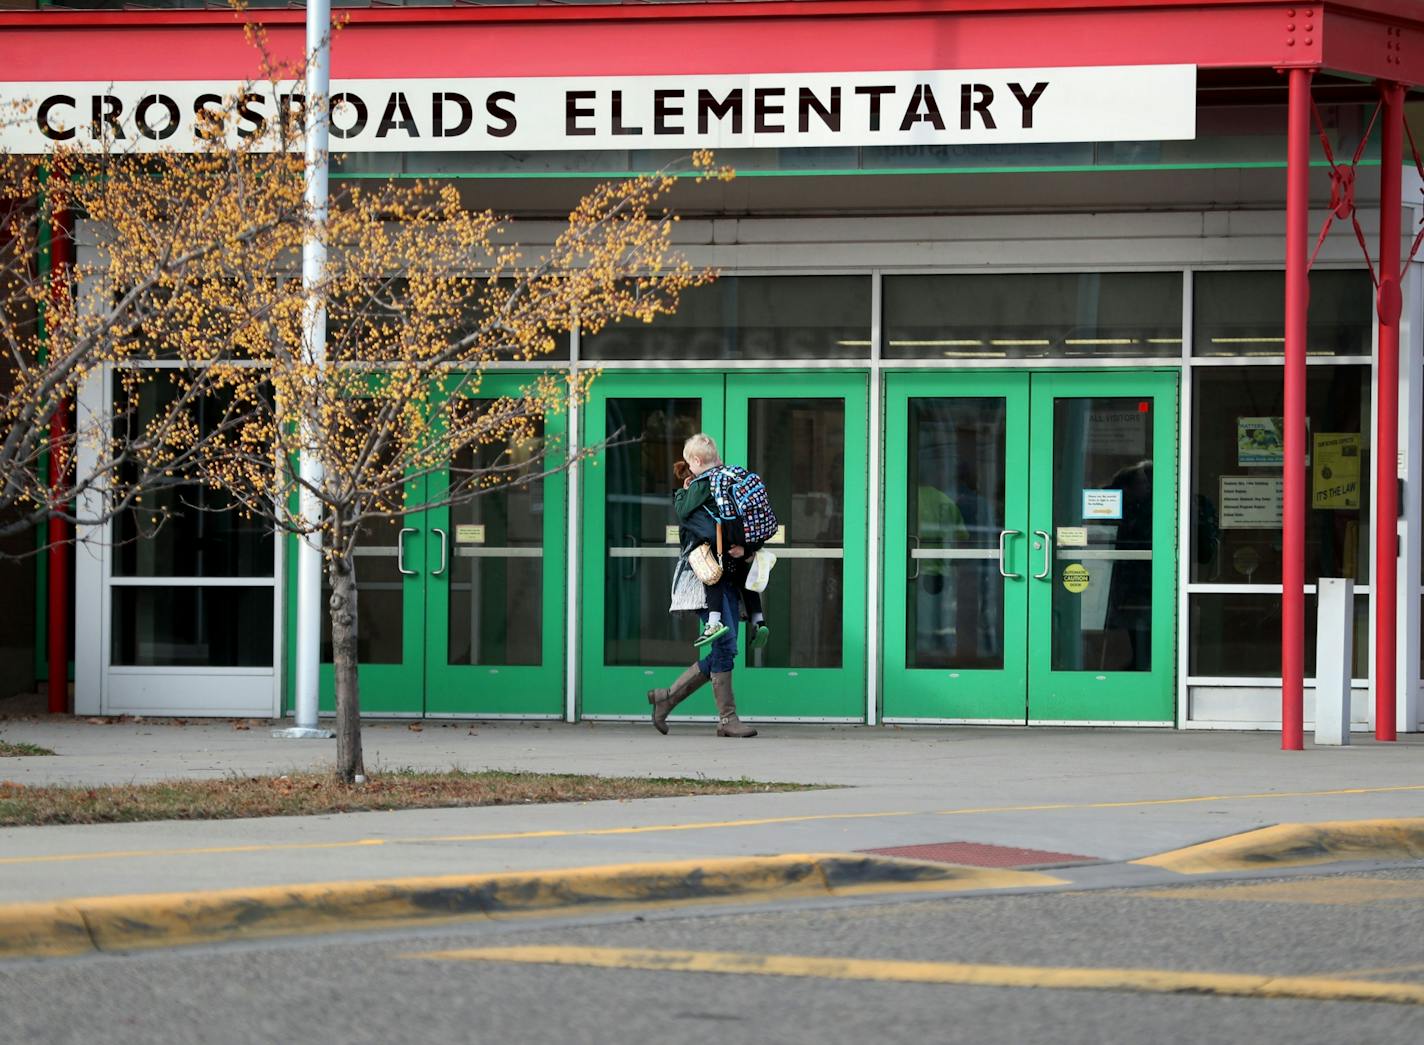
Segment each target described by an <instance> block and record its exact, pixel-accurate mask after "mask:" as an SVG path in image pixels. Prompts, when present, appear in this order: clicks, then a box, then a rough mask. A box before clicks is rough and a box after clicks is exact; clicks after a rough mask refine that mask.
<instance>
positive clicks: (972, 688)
mask: <svg viewBox="0 0 1424 1045" xmlns="http://www.w3.org/2000/svg"><path fill="white" fill-rule="evenodd" d="M885 409H886V437H885V460H886V483H885V497H886V502H885V542H884V549H885V566H884V576H885V604H884V605H885V610H884V616H885V629H884V643H885V644H884V657H883V663H884V679H883V702H882V708H883V713H884V716H885V718H886V719H887V720H889V721H895V720H903V721H925V722H943V721H951V722H953V721H967V722H1005V723H1009V722H1012V723H1022V722H1026V721H1027V722H1037V723H1057V722H1061V723H1075V722H1076V723H1086V722H1102V723H1114V724H1119V725H1121V724H1133V723H1143V724H1160V723H1168V722H1171V721H1172V720H1173V717H1174V715H1173V709H1174V699H1173V695H1174V692H1175V677H1176V671H1175V656H1174V654H1175V646H1176V590H1177V584H1176V575H1177V561H1176V560H1177V529H1176V520H1177V375H1176V374H1175V373H1168V372H1155V371H1147V372H1143V371H1137V372H1111V371H1108V372H1101V371H1100V372H1095V373H1077V372H1038V373H1029V372H1014V373H993V372H979V373H975V372H968V373H966V372H964V371H960V372H958V373H954V374H923V373H914V374H910V373H902V374H889V375H887V376H886V400H885Z"/></svg>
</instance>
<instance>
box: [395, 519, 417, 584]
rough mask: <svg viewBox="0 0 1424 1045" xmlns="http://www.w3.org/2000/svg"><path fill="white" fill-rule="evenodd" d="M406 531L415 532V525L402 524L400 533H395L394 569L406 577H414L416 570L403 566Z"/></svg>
mask: <svg viewBox="0 0 1424 1045" xmlns="http://www.w3.org/2000/svg"><path fill="white" fill-rule="evenodd" d="M408 533H415V527H414V526H402V527H401V529H400V533H398V534H396V569H398V570H400V572H401V573H403V574H405V575H406V576H407V577H414V576H415V574H416V571H415V570H407V569H406V568H405V535H406V534H408Z"/></svg>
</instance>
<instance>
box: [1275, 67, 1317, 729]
mask: <svg viewBox="0 0 1424 1045" xmlns="http://www.w3.org/2000/svg"><path fill="white" fill-rule="evenodd" d="M1289 76H1290V100H1289V103H1288V106H1287V116H1286V122H1287V128H1286V346H1285V352H1286V361H1285V410H1284V414H1285V419H1284V424H1285V451H1284V454H1285V457H1284V462H1283V463H1282V466H1281V476H1282V482H1283V485H1284V489H1283V490H1282V499H1283V501H1284V516H1285V518H1284V520H1283V523H1284V526H1283V529H1284V533H1283V537H1282V548H1281V750H1283V751H1300V750H1302V749H1303V748H1304V746H1305V741H1304V736H1303V730H1304V724H1305V498H1306V492H1305V352H1306V344H1305V342H1306V312H1307V309H1308V308H1309V303H1310V279H1309V271H1308V269H1309V258H1308V256H1307V251H1308V250H1309V235H1310V229H1309V217H1310V81H1311V76H1312V74H1311V72H1310V70H1308V69H1292V70H1291V71H1290V73H1289Z"/></svg>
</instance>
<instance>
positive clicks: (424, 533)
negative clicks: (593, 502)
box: [287, 374, 567, 718]
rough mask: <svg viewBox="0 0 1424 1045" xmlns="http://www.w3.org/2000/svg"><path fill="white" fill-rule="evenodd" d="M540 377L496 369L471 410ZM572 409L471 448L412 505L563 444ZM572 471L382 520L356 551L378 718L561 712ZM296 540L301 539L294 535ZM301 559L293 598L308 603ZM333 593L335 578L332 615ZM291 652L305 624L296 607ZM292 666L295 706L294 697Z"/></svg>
mask: <svg viewBox="0 0 1424 1045" xmlns="http://www.w3.org/2000/svg"><path fill="white" fill-rule="evenodd" d="M528 380H529V377H528V376H526V375H521V374H490V375H486V376H485V377H484V378H483V380H482V381H481V383H480V386H479V388H478V390H477V391H476V392H475V393H474V394H473V395H472V396H471V397H470V409H471V410H474V411H477V410H479V409H481V404H482V403H484V402H487V401H489V400H490V399H493V398H494V397H497V396H500V395H508V394H512V393H514V392H516V391H517V390H518V388H519V387H520V386H521V385H522V384H524V383H525V382H527V381H528ZM565 427H566V419H565V418H564V417H562V416H552V417H549V418H546V419H545V421H544V422H543V425H542V426H541V427H540V429H539V430H538V431H537V432H536V435H535V437H534V438H533V439H532V440H530V441H529V442H526V443H524V444H521V445H516V446H511V445H508V444H507V443H506V444H491V445H489V446H482V447H479V448H478V449H477V450H471V451H469V452H467V453H465V454H463V455H462V456H461V458H460V459H458V460H456V461H453V462H451V465H450V467H449V468H447V469H445V470H442V471H439V472H436V473H433V474H431V475H429V476H426V477H423V478H420V479H413V480H412V481H411V482H410V483H409V484H407V489H406V498H407V503H410V504H436V503H438V502H439V501H441V500H442V499H444V497H445V496H446V495H447V493H448V491H449V489H450V485H451V483H452V482H454V483H456V484H458V483H460V482H461V481H462V480H463V479H468V478H469V477H470V476H471V473H472V472H473V471H474V470H477V469H481V468H484V467H487V466H488V465H489V464H491V463H493V462H494V461H496V460H501V459H503V460H504V461H505V462H506V463H508V462H509V461H517V460H518V459H519V457H521V456H523V457H529V456H530V455H531V454H532V453H534V452H536V451H537V450H538V449H539V448H540V447H541V446H542V445H543V443H544V442H545V441H548V442H550V443H558V444H560V445H562V443H563V441H564V432H565ZM566 486H567V479H566V477H565V475H564V473H562V472H560V473H556V474H554V475H551V476H548V477H547V478H544V479H542V480H535V481H533V482H531V483H529V484H527V485H524V486H520V487H517V488H511V489H508V490H495V491H492V492H490V493H486V494H481V495H479V496H478V497H475V498H474V499H473V501H467V502H466V503H463V504H456V505H453V506H440V507H435V508H430V509H427V510H423V511H415V512H411V513H409V514H408V515H406V516H404V517H403V518H402V519H399V520H391V521H389V522H387V521H381V522H374V523H371V524H369V532H368V536H367V537H366V539H365V540H364V541H363V544H362V546H361V547H360V548H359V549H358V550H357V555H356V581H357V607H358V613H359V624H358V651H357V656H358V659H359V662H360V667H359V675H360V681H361V710H362V712H363V713H365V714H370V715H437V716H438V715H460V716H471V717H481V718H499V717H518V718H557V717H561V716H562V714H563V702H564V682H563V674H564V638H563V635H564V631H563V613H562V607H563V605H564V591H565V588H564V584H565V575H566V571H565V569H564V551H565V548H566V544H565V530H566V522H565V519H566V515H567V502H566V494H565V490H566ZM288 547H289V548H291V549H293V550H295V548H296V543H295V541H292V542H290V543H289V545H288ZM295 559H296V556H295V555H291V556H289V557H288V568H289V578H288V592H289V593H291V597H289V601H288V605H289V606H291V607H294V606H295V598H294V593H295V591H296V585H295V575H294V573H293V572H292V570H293V569H294V567H295ZM329 593H330V591H329V589H328V588H327V587H326V586H325V585H323V602H322V605H323V611H324V608H325V604H326V603H325V598H326V596H327V595H329ZM321 628H322V632H321V634H322V652H321V657H322V663H321V708H322V710H323V711H324V712H330V711H331V710H333V708H334V704H335V700H334V679H333V673H332V667H331V627H330V622H329V618H328V617H327V615H326V613H325V612H323V613H322V621H321ZM287 638H288V644H287V649H288V650H289V658H288V663H291V660H290V657H291V653H292V652H294V651H295V646H296V621H295V617H294V615H293V614H289V617H288V628H287ZM292 685H293V683H292V679H291V673H290V672H288V684H287V697H288V705H289V706H290V703H291V701H292V699H293V693H292Z"/></svg>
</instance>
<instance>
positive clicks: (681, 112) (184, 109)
mask: <svg viewBox="0 0 1424 1045" xmlns="http://www.w3.org/2000/svg"><path fill="white" fill-rule="evenodd" d="M331 91H332V96H331V97H332V121H331V124H332V126H331V138H332V142H331V147H332V149H333V151H338V152H445V151H460V152H480V151H495V150H498V151H508V152H537V151H547V150H571V151H589V150H613V149H618V150H621V149H652V148H656V149H678V150H683V149H699V148H713V149H762V148H811V147H828V146H842V147H844V146H865V145H984V144H995V143H1003V144H1023V143H1034V142H1088V141H1164V140H1174V139H1190V138H1193V137H1195V133H1196V69H1195V67H1194V66H1190V65H1144V66H1109V67H1096V68H1089V67H1085V68H1052V69H980V70H931V71H928V72H904V71H899V72H848V73H805V74H797V73H775V74H751V75H719V76H697V75H692V76H683V75H679V76H617V77H614V76H595V77H538V78H526V79H519V78H501V79H439V80H435V79H430V80H421V79H400V80H375V79H371V80H333V81H332V86H331ZM0 102H8V103H10V106H12V107H13V108H10V109H9V112H8V114H7V117H6V118H5V119H4V120H3V123H0V148H4V149H6V150H8V151H12V152H26V153H38V152H45V151H48V150H49V149H51V148H53V147H54V146H55V145H56V144H61V143H63V144H68V145H71V146H74V147H78V148H83V149H99V148H103V147H109V148H126V149H139V150H156V149H177V150H190V149H193V148H195V147H196V146H197V145H198V144H199V143H200V141H201V136H202V135H203V133H204V131H205V129H206V130H207V133H212V131H211V128H212V126H213V123H212V121H211V119H209V118H206V117H205V116H204V113H205V112H206V113H209V114H211V113H213V112H214V111H218V110H221V109H223V108H224V107H225V106H228V105H232V106H234V110H233V111H234V114H235V116H236V119H235V120H234V121H232V122H231V123H230V133H232V134H235V135H239V136H241V137H244V138H253V137H263V136H265V135H268V134H271V133H272V131H273V130H274V129H275V128H276V127H278V126H279V125H280V124H281V122H282V121H287V124H288V126H293V127H295V126H299V125H300V121H301V110H302V107H303V98H302V87H301V85H300V84H298V83H285V84H283V83H278V84H272V83H267V82H261V83H256V84H249V85H246V86H242V85H237V84H233V83H219V82H204V81H194V80H182V81H166V82H133V81H127V82H119V83H92V82H90V83H82V82H71V83H28V84H26V83H9V84H4V85H3V86H0ZM15 114H19V115H15ZM106 142H107V143H108V144H107V146H106V145H105V143H106Z"/></svg>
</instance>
